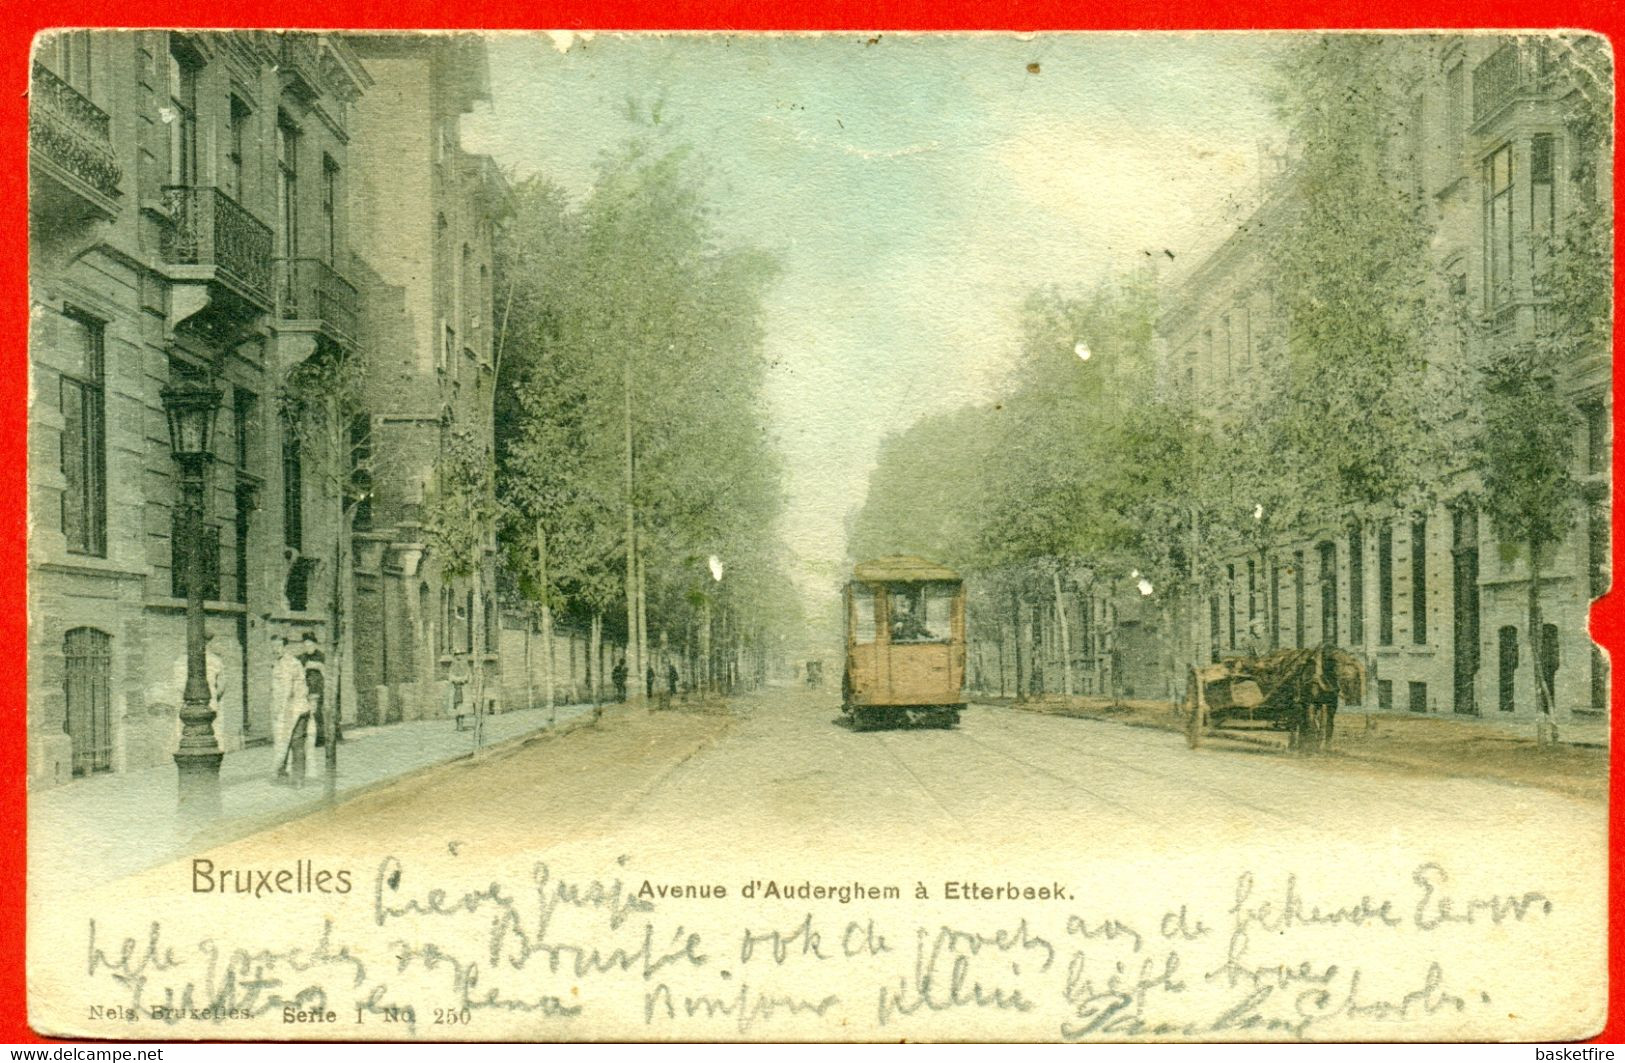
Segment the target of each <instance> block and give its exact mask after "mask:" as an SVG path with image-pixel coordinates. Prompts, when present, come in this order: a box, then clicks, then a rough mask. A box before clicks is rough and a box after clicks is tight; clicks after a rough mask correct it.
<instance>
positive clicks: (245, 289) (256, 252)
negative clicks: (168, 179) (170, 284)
mask: <svg viewBox="0 0 1625 1063" xmlns="http://www.w3.org/2000/svg"><path fill="white" fill-rule="evenodd" d="M163 195H164V210H165V212H166V213H167V214H168V215H169V224H168V226H167V227H166V228H165V232H164V240H163V248H162V251H163V257H164V261H165V262H166V263H168V264H170V265H177V266H198V267H209V268H212V270H213V273H212V275H211V276H207V277H201V278H191V279H202V280H209V281H213V282H214V283H215V284H218V285H220V286H222V287H224V288H226V289H227V290H229V291H230V292H231V293H232V294H234V295H236V296H238V297H240V298H241V299H244V300H246V301H247V302H249V303H251V304H252V305H253V307H254V308H255V309H257V310H260V311H265V310H269V309H270V308H271V303H272V274H273V272H274V266H273V263H274V259H273V257H272V256H273V247H274V245H275V239H274V237H273V236H272V234H271V229H270V227H269V226H268V225H266V224H265V223H264V222H262V221H260V220H259V219H258V218H256V217H254V215H252V214H250V213H249V212H248V211H247V210H245V209H244V208H243V207H242V206H241V205H240V204H238V202H237V201H236V200H234V199H232V198H231V197H230V196H228V195H226V194H225V193H224V192H222V191H220V190H219V189H218V188H204V187H198V186H193V185H166V186H164V190H163Z"/></svg>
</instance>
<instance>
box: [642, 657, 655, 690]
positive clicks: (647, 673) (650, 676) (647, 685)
mask: <svg viewBox="0 0 1625 1063" xmlns="http://www.w3.org/2000/svg"><path fill="white" fill-rule="evenodd" d="M643 696H644V697H646V698H652V697H654V696H655V666H654V665H653V664H651V665H649V666H648V668H646V669H645V670H644V673H643Z"/></svg>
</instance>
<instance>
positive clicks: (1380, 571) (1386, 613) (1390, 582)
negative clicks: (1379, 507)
mask: <svg viewBox="0 0 1625 1063" xmlns="http://www.w3.org/2000/svg"><path fill="white" fill-rule="evenodd" d="M1377 644H1378V645H1380V646H1392V645H1393V644H1394V527H1393V525H1391V524H1388V523H1387V522H1384V523H1383V525H1382V527H1381V528H1379V529H1377Z"/></svg>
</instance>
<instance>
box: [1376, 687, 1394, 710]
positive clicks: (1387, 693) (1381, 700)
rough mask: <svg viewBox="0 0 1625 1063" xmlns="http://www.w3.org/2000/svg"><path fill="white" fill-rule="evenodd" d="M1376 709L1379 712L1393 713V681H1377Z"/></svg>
mask: <svg viewBox="0 0 1625 1063" xmlns="http://www.w3.org/2000/svg"><path fill="white" fill-rule="evenodd" d="M1377 709H1378V711H1380V712H1393V711H1394V681H1393V680H1392V679H1379V680H1377Z"/></svg>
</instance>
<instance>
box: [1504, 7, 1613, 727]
mask: <svg viewBox="0 0 1625 1063" xmlns="http://www.w3.org/2000/svg"><path fill="white" fill-rule="evenodd" d="M1542 47H1551V48H1553V49H1554V50H1555V53H1556V54H1555V55H1554V57H1553V58H1554V60H1555V61H1556V63H1557V65H1558V66H1560V67H1561V68H1563V71H1564V77H1565V78H1566V79H1567V83H1569V84H1571V85H1572V86H1573V88H1574V91H1573V92H1572V93H1571V94H1569V96H1568V97H1567V102H1568V112H1567V114H1566V115H1565V124H1566V125H1567V126H1568V129H1569V133H1570V142H1571V143H1572V144H1573V145H1574V148H1575V152H1574V155H1575V160H1574V166H1573V171H1572V172H1573V175H1574V181H1573V182H1572V196H1571V199H1570V201H1569V202H1570V209H1569V211H1568V212H1567V214H1566V215H1565V217H1564V218H1563V220H1562V225H1561V227H1560V229H1559V231H1558V232H1557V234H1556V235H1555V236H1554V237H1553V238H1552V239H1550V240H1549V241H1548V242H1547V243H1546V244H1545V245H1543V246H1536V247H1534V248H1532V252H1533V256H1534V259H1533V261H1534V263H1535V265H1534V268H1533V270H1532V274H1531V276H1530V287H1531V291H1532V293H1533V295H1534V296H1535V297H1536V298H1537V299H1539V300H1540V301H1541V303H1542V304H1543V308H1544V311H1545V323H1544V326H1543V327H1542V326H1537V327H1536V329H1535V332H1534V335H1533V338H1532V339H1531V340H1529V341H1527V342H1507V341H1506V340H1504V339H1503V338H1501V337H1497V336H1490V335H1481V336H1480V337H1479V341H1480V347H1481V350H1482V352H1483V354H1482V364H1481V366H1480V385H1481V404H1482V410H1483V414H1482V423H1481V427H1480V430H1479V435H1478V438H1477V439H1476V440H1475V443H1476V446H1474V448H1473V457H1474V465H1475V467H1476V468H1477V470H1478V472H1479V475H1480V477H1481V479H1482V482H1483V499H1482V502H1483V507H1484V510H1485V512H1486V513H1487V514H1488V515H1489V517H1490V519H1491V522H1492V523H1493V525H1494V526H1495V529H1496V531H1497V533H1498V534H1499V535H1500V536H1501V538H1502V539H1503V540H1504V541H1507V542H1513V543H1519V544H1521V545H1522V546H1523V548H1524V550H1525V552H1526V553H1527V555H1528V558H1527V561H1528V566H1529V584H1528V588H1527V593H1528V598H1527V620H1526V625H1527V632H1526V634H1527V640H1528V646H1529V653H1530V656H1529V659H1530V660H1531V661H1532V662H1533V667H1534V675H1535V699H1536V710H1537V720H1538V723H1537V730H1536V735H1537V738H1538V739H1539V740H1540V741H1542V742H1554V741H1556V738H1557V729H1556V726H1555V723H1554V721H1553V708H1554V696H1553V695H1554V692H1553V690H1552V689H1551V684H1550V682H1549V674H1550V672H1551V671H1552V670H1554V666H1555V662H1554V661H1551V660H1550V653H1551V652H1552V651H1551V648H1550V647H1548V646H1547V645H1546V644H1545V642H1546V640H1545V635H1544V631H1545V624H1544V619H1543V617H1542V613H1541V607H1540V592H1541V586H1542V574H1541V565H1542V563H1543V561H1544V560H1545V558H1546V557H1547V556H1548V554H1549V552H1550V551H1551V550H1552V549H1553V548H1554V547H1556V546H1557V545H1558V544H1560V543H1561V542H1562V541H1563V539H1564V538H1565V537H1566V536H1567V535H1568V534H1569V532H1570V531H1571V530H1572V529H1573V526H1574V523H1575V519H1576V511H1577V508H1578V506H1579V504H1580V502H1581V501H1582V499H1583V497H1584V485H1583V484H1582V482H1581V481H1580V479H1579V477H1578V476H1577V475H1576V471H1575V469H1576V458H1577V455H1576V434H1577V430H1578V417H1577V413H1576V410H1575V406H1574V402H1573V400H1572V399H1571V398H1570V396H1569V394H1568V393H1567V388H1566V387H1565V380H1564V371H1565V370H1566V369H1567V367H1572V366H1575V365H1577V364H1579V363H1581V361H1582V360H1583V359H1585V358H1587V357H1592V356H1599V355H1602V356H1605V355H1606V351H1607V344H1608V340H1609V329H1610V323H1611V315H1610V310H1611V296H1612V291H1613V271H1612V254H1613V246H1612V231H1611V224H1612V223H1611V217H1610V211H1609V209H1608V204H1609V189H1608V182H1607V181H1606V180H1605V179H1604V177H1605V175H1606V173H1607V168H1606V160H1608V159H1610V158H1612V156H1613V145H1612V116H1613V96H1612V92H1611V88H1610V86H1611V84H1612V78H1611V76H1610V74H1611V71H1612V65H1613V64H1612V60H1611V58H1610V56H1609V54H1608V50H1607V45H1606V43H1605V42H1603V41H1602V40H1601V39H1600V38H1596V37H1589V36H1585V37H1558V38H1555V39H1553V40H1552V41H1550V42H1544V43H1543V44H1542Z"/></svg>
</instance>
